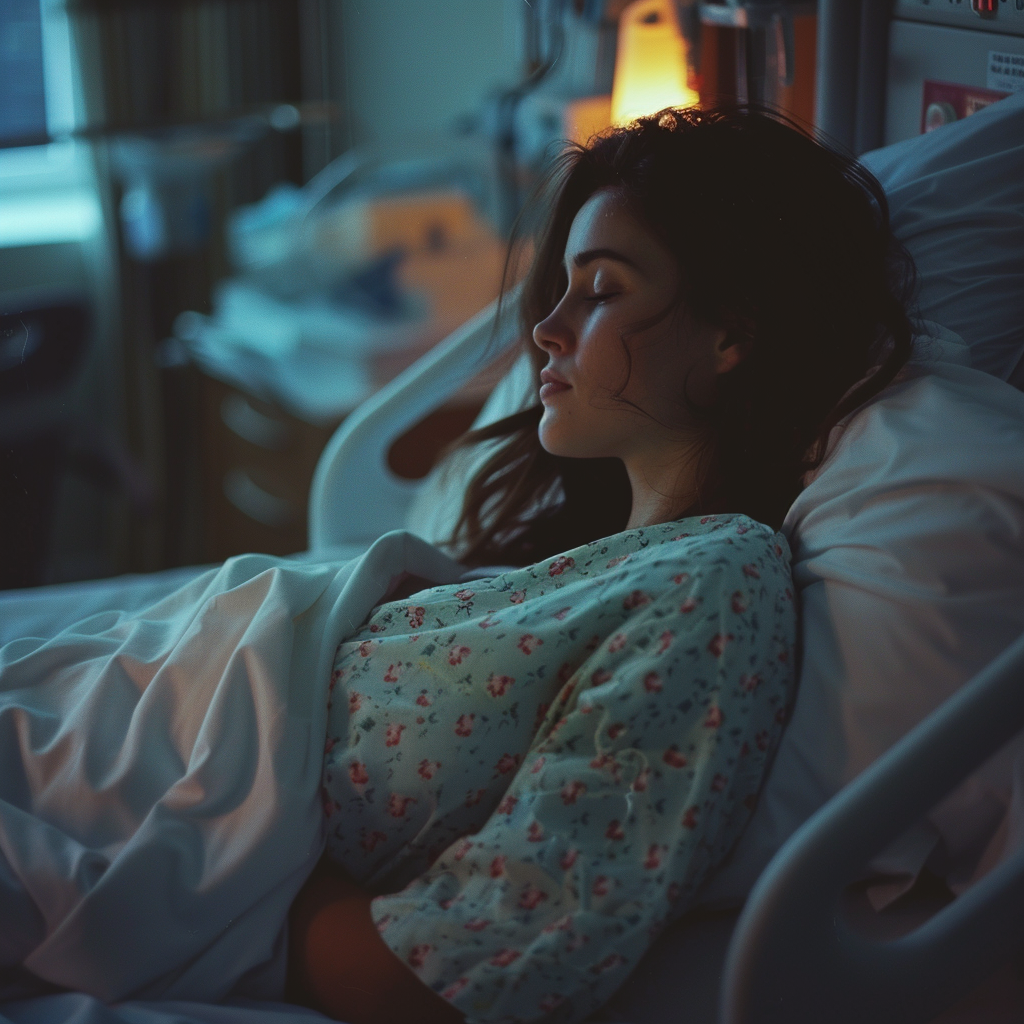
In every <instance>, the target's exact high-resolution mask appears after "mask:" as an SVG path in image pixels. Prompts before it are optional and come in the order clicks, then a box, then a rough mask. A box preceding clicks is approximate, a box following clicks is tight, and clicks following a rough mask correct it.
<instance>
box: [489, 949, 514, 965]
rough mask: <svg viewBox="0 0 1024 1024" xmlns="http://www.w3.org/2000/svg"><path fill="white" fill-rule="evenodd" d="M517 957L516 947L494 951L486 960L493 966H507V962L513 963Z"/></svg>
mask: <svg viewBox="0 0 1024 1024" xmlns="http://www.w3.org/2000/svg"><path fill="white" fill-rule="evenodd" d="M519 957H520V953H519V950H518V949H502V950H499V951H498V952H497V953H495V954H494V956H492V957H491V959H490V960H489V961H488V962H489V963H491V964H493V965H494V966H495V967H508V965H509V964H511V963H514V962H515V961H516V960H518V959H519Z"/></svg>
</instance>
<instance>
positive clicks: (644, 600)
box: [622, 590, 651, 612]
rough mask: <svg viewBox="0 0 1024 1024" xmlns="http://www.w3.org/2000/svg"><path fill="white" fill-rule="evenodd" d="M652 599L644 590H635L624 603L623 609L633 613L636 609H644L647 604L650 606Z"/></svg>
mask: <svg viewBox="0 0 1024 1024" xmlns="http://www.w3.org/2000/svg"><path fill="white" fill-rule="evenodd" d="M650 603H651V599H650V597H649V596H648V595H647V594H645V593H644V592H643V591H642V590H634V591H633V592H632V593H631V594H630V595H629V596H628V597H627V598H626V599H625V600H624V601H623V602H622V607H623V608H624V609H625V610H626V611H627V612H629V611H632V610H633V609H634V608H643V606H644V605H645V604H650Z"/></svg>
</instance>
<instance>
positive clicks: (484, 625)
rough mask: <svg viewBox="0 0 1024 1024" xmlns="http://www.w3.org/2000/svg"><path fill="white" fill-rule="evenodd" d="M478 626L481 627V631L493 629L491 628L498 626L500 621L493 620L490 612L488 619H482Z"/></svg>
mask: <svg viewBox="0 0 1024 1024" xmlns="http://www.w3.org/2000/svg"><path fill="white" fill-rule="evenodd" d="M477 625H478V626H479V627H480V628H481V629H490V628H491V626H497V625H498V619H492V618H491V613H490V612H488V613H487V616H486V618H483V619H481V620H480V621H479V622H478V623H477Z"/></svg>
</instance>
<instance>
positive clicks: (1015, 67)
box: [985, 50, 1024, 92]
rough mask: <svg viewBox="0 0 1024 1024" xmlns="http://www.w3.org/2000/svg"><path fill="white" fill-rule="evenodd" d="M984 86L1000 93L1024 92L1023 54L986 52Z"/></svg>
mask: <svg viewBox="0 0 1024 1024" xmlns="http://www.w3.org/2000/svg"><path fill="white" fill-rule="evenodd" d="M985 79H986V80H985V84H986V85H987V86H988V87H989V88H990V89H998V90H1000V91H1001V92H1024V54H1020V53H1003V52H1001V51H999V50H989V51H988V72H987V74H986V76H985Z"/></svg>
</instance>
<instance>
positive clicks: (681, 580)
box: [672, 572, 690, 587]
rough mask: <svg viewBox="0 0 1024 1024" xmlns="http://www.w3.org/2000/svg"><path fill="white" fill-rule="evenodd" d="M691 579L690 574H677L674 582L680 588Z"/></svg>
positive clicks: (673, 579)
mask: <svg viewBox="0 0 1024 1024" xmlns="http://www.w3.org/2000/svg"><path fill="white" fill-rule="evenodd" d="M689 578H690V574H689V573H688V572H677V573H676V574H675V576H673V577H672V582H673V583H674V584H675V585H676V586H677V587H678V586H679V585H680V584H681V583H685V582H686V581H687V580H688V579H689Z"/></svg>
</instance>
